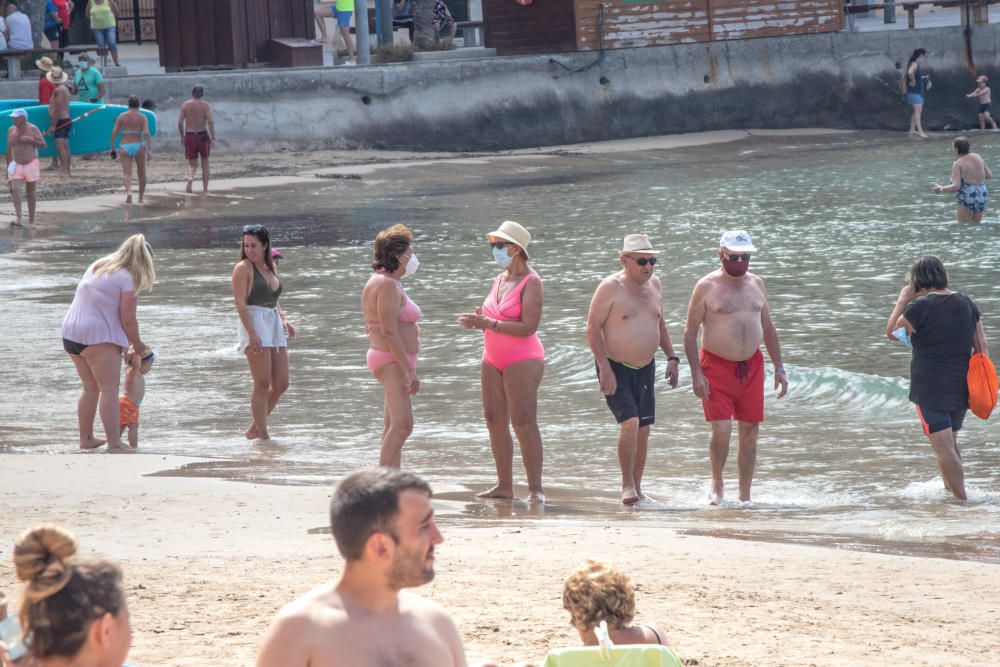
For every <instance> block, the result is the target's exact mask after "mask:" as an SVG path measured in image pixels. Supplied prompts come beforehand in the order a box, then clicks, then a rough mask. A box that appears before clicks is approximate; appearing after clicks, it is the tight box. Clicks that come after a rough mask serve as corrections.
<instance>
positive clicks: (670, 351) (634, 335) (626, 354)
mask: <svg viewBox="0 0 1000 667" xmlns="http://www.w3.org/2000/svg"><path fill="white" fill-rule="evenodd" d="M658 254H659V251H658V250H655V249H654V248H653V246H652V244H651V243H650V242H649V237H648V236H646V235H645V234H629V235H628V236H626V237H625V240H624V241H623V243H622V249H621V250H619V251H618V261H619V262H620V263H621V267H622V270H621V271H618V272H617V273H613V274H611V275H610V276H608V277H607V278H605V279H604V280H602V281H601V283H600V284H599V285H598V286H597V290H596V291H595V292H594V296H593V298H592V299H591V301H590V310H589V312H588V313H587V343H588V345H589V346H590V351H591V352H593V354H594V363H595V365H596V366H597V383H598V387H599V388H600V390H601V393H602V394H604V400H605V402H606V403H607V404H608V408H609V409H610V410H611V414H612V415H614V417H615V421H617V422H618V427H619V432H618V465H619V466H620V467H621V472H622V495H621V499H622V503H624V504H625V505H634V504H635V503H637V502H639V501H640V500H643V499H644V498H645V496H643V493H642V474H643V472H644V471H645V469H646V451H647V449H648V446H649V429H650V427H651V426H652V425H653V422H655V421H656V350H657V349H658V348H659V349H661V350H663V353H664V354H665V355H666V356H667V370H666V373H665V374H664V378H665V379H666V381H667V383H668V384H669V385H670V386H671V387H676V386H677V378H678V374H679V372H680V371H679V369H680V362H681V360H680V358H679V357H677V356H676V354H675V353H674V346H673V343H671V342H670V333H669V332H668V331H667V322H666V320H665V319H664V318H663V287H662V285H661V284H660V279H659V278H658V277H657V276H656V275H655V274H654V271H655V266H656V262H657V260H658V258H657V255H658Z"/></svg>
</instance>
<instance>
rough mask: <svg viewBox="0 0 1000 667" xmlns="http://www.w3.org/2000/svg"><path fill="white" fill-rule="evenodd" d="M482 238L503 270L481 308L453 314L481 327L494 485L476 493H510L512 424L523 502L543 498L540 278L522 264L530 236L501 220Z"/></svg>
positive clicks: (506, 495)
mask: <svg viewBox="0 0 1000 667" xmlns="http://www.w3.org/2000/svg"><path fill="white" fill-rule="evenodd" d="M486 238H487V240H488V241H489V242H490V245H491V246H492V249H493V258H494V259H495V260H496V262H497V263H498V264H500V266H502V267H504V269H505V270H504V271H503V273H501V274H500V275H499V276H497V277H496V279H495V280H494V281H493V286H492V287H491V288H490V293H489V294H488V295H487V296H486V300H485V301H484V302H483V305H482V307H480V308H476V312H474V313H465V314H463V315H462V316H461V317H459V318H458V321H459V323H460V324H461V325H462V326H463V327H465V328H466V329H482V330H483V364H482V376H481V377H482V386H483V413H484V414H485V416H486V426H487V428H488V429H489V431H490V446H491V447H492V448H493V458H494V460H495V461H496V467H497V483H496V486H494V487H493V488H491V489H489V490H487V491H483V492H482V493H480V494H478V496H477V497H479V498H513V497H514V441H513V440H512V439H511V436H510V426H511V425H512V424H513V426H514V433H516V434H517V440H518V442H519V443H520V444H521V459H522V460H523V461H524V469H525V472H526V473H527V475H528V502H544V501H545V496H544V495H543V493H542V436H541V435H540V434H539V432H538V385H539V384H541V382H542V373H543V372H544V370H545V350H544V349H543V348H542V343H541V341H540V340H538V334H537V333H536V330H537V329H538V323H539V321H540V320H541V317H542V279H541V278H539V276H538V273H536V272H535V270H534V269H532V268H531V267H530V266H528V251H527V248H528V244H529V243H531V234H529V233H528V230H526V229H525V228H524V227H522V226H521V225H519V224H517V223H516V222H510V221H507V222H505V223H503V224H502V225H500V228H499V229H498V230H497V231H495V232H493V233H491V234H487V236H486Z"/></svg>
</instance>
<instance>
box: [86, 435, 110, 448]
mask: <svg viewBox="0 0 1000 667" xmlns="http://www.w3.org/2000/svg"><path fill="white" fill-rule="evenodd" d="M106 442H107V440H98V439H97V438H95V437H94V436H90V437H89V438H87V439H86V440H81V441H80V449H97V448H98V447H100V446H101V445H103V444H105V443H106Z"/></svg>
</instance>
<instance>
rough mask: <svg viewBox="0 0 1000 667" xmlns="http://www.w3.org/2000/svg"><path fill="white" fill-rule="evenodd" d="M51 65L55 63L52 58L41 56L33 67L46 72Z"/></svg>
mask: <svg viewBox="0 0 1000 667" xmlns="http://www.w3.org/2000/svg"><path fill="white" fill-rule="evenodd" d="M53 65H55V62H53V60H52V58H49V57H48V56H42V57H41V58H39V59H38V60H36V61H35V67H37V68H38V69H40V70H42V71H43V72H48V71H49V70H51V69H52V66H53Z"/></svg>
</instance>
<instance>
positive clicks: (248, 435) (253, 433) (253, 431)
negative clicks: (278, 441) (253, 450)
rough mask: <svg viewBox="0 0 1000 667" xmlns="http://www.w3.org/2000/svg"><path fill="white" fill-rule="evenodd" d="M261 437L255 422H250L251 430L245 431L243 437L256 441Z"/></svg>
mask: <svg viewBox="0 0 1000 667" xmlns="http://www.w3.org/2000/svg"><path fill="white" fill-rule="evenodd" d="M259 435H260V431H259V430H257V425H256V424H254V423H253V422H250V428H248V429H247V430H245V431H243V437H245V438H246V439H247V440H256V439H257V437H258V436H259Z"/></svg>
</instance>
